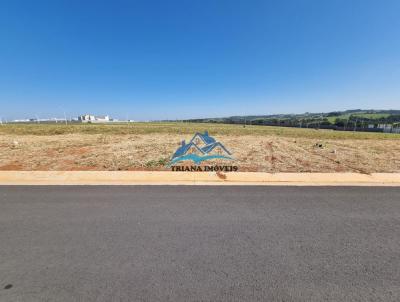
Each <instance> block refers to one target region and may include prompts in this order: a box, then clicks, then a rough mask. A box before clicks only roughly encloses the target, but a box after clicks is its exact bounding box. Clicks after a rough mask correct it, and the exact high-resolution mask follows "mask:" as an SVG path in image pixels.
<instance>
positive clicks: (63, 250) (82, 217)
mask: <svg viewBox="0 0 400 302" xmlns="http://www.w3.org/2000/svg"><path fill="white" fill-rule="evenodd" d="M0 301H29V302H33V301H107V302H109V301H400V188H377V187H376V188H365V187H357V188H349V187H346V188H333V187H330V188H321V187H226V186H223V187H215V186H213V187H199V186H196V187H189V186H182V187H172V186H167V187H68V186H66V187H0Z"/></svg>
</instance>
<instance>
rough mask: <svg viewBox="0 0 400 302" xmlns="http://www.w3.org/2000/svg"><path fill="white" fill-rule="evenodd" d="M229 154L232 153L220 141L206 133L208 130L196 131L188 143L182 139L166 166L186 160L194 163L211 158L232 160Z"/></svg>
mask: <svg viewBox="0 0 400 302" xmlns="http://www.w3.org/2000/svg"><path fill="white" fill-rule="evenodd" d="M231 155H232V153H231V152H229V150H228V149H227V148H225V146H224V145H223V144H222V143H220V142H218V141H217V140H215V139H214V138H213V137H211V136H210V135H208V131H205V132H204V133H199V132H197V133H196V134H195V135H194V136H193V138H192V139H191V140H190V142H189V143H186V142H185V141H182V143H181V146H180V147H179V148H178V149H177V150H176V151H175V153H174V155H172V159H171V161H170V163H169V164H168V166H172V165H174V164H176V163H178V162H182V161H187V160H190V161H192V162H194V163H195V164H196V165H198V164H200V163H201V162H203V161H205V160H211V159H226V160H234V158H233V157H232V156H231Z"/></svg>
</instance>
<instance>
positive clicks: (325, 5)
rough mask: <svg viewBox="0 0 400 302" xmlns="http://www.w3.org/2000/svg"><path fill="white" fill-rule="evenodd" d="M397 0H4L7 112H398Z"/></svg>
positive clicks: (2, 69) (2, 77)
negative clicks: (344, 110)
mask: <svg viewBox="0 0 400 302" xmlns="http://www.w3.org/2000/svg"><path fill="white" fill-rule="evenodd" d="M399 15H400V1H398V0H384V1H382V0H380V1H378V0H376V1H373V0H351V1H348V0H330V1H321V0H291V1H289V0H280V1H278V0H276V1H268V0H264V1H258V0H252V1H248V0H247V1H245V0H243V1H242V0H240V1H239V0H229V1H225V0H223V1H221V0H202V1H196V0H169V1H164V0H163V1H161V0H158V1H154V0H146V1H144V0H143V1H134V0H130V1H118V0H114V1H101V0H97V1H75V0H68V1H57V0H52V1H40V0H36V1H19V0H3V1H1V2H0V41H1V42H0V105H1V106H0V116H1V117H2V118H3V119H5V118H7V119H14V118H24V117H31V116H35V115H38V116H39V117H52V116H59V117H61V116H62V115H63V111H65V112H66V114H67V115H68V116H76V115H78V114H80V113H86V112H87V113H94V114H110V115H112V116H114V117H118V118H126V117H129V118H131V119H137V120H147V119H166V118H168V119H175V118H195V117H216V116H230V115H244V114H271V113H299V112H305V111H310V112H319V111H332V110H341V109H352V108H379V109H400V106H399V105H400V18H399Z"/></svg>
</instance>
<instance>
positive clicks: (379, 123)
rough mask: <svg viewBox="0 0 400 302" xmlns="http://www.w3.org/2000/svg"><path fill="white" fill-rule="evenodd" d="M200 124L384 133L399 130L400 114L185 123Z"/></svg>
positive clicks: (337, 113)
mask: <svg viewBox="0 0 400 302" xmlns="http://www.w3.org/2000/svg"><path fill="white" fill-rule="evenodd" d="M185 121H188V122H200V123H202V122H203V123H204V122H205V123H224V124H248V125H269V126H288V127H300V128H326V129H336V130H350V129H356V130H366V129H369V131H379V130H380V129H381V130H382V131H383V130H384V128H383V127H384V126H383V125H386V126H385V127H386V128H387V129H389V128H390V129H392V128H397V127H399V123H400V110H372V109H370V110H362V109H355V110H346V111H334V112H327V113H323V112H319V113H309V112H306V113H303V114H273V115H248V116H230V117H222V118H205V119H191V120H185Z"/></svg>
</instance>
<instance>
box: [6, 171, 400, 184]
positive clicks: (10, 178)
mask: <svg viewBox="0 0 400 302" xmlns="http://www.w3.org/2000/svg"><path fill="white" fill-rule="evenodd" d="M0 185H294V186H400V173H372V174H359V173H263V172H231V173H226V174H222V173H219V174H217V173H215V172H171V171H0Z"/></svg>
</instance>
